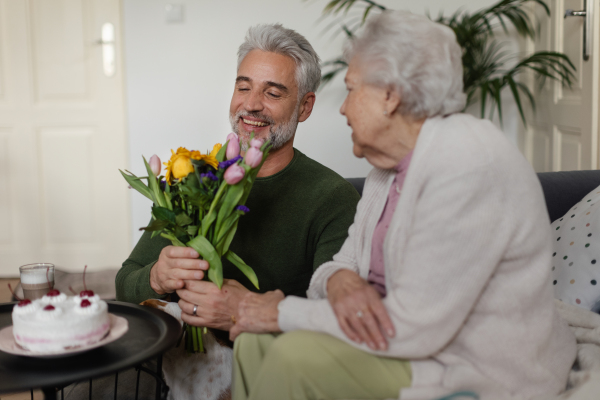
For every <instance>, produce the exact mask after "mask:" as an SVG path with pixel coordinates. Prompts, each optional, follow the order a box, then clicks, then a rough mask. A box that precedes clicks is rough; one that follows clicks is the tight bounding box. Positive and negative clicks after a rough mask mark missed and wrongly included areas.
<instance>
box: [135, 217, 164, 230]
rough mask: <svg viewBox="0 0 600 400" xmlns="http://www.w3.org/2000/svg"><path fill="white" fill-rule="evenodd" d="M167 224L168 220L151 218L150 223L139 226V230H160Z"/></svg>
mask: <svg viewBox="0 0 600 400" xmlns="http://www.w3.org/2000/svg"><path fill="white" fill-rule="evenodd" d="M167 226H169V221H164V220H161V219H155V220H152V222H151V223H150V225H148V226H146V227H144V228H140V231H148V232H160V231H162V230H163V229H165V228H166V227H167Z"/></svg>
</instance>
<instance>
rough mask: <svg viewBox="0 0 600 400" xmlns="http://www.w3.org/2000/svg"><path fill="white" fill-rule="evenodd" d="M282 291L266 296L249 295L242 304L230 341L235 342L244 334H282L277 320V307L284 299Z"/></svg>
mask: <svg viewBox="0 0 600 400" xmlns="http://www.w3.org/2000/svg"><path fill="white" fill-rule="evenodd" d="M284 297H285V296H284V295H283V292H282V291H281V290H275V291H274V292H267V293H264V294H259V293H252V292H250V293H248V294H246V295H245V296H244V299H243V300H242V301H241V302H240V307H239V309H238V314H239V315H238V317H237V320H236V323H235V325H233V327H232V328H231V330H230V331H229V339H230V340H235V338H236V337H238V335H239V334H240V333H242V332H252V333H267V332H281V330H280V329H279V323H278V322H277V318H278V317H279V310H278V309H277V306H278V305H279V302H281V300H283V299H284Z"/></svg>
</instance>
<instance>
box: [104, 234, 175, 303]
mask: <svg viewBox="0 0 600 400" xmlns="http://www.w3.org/2000/svg"><path fill="white" fill-rule="evenodd" d="M151 236H152V235H151V233H150V232H144V234H143V235H142V237H141V239H140V240H139V242H138V243H137V245H136V246H135V248H134V249H133V251H132V252H131V254H130V255H129V258H128V259H127V260H125V262H124V263H123V266H122V267H121V269H120V270H119V272H118V273H117V277H116V279H115V285H116V292H117V300H119V301H126V302H128V303H136V304H139V303H141V302H142V301H144V300H148V299H164V298H165V297H167V295H160V294H158V293H156V292H155V291H154V290H153V289H152V287H151V286H150V270H151V269H152V267H153V266H154V264H155V263H156V261H157V260H158V256H159V255H160V252H161V251H162V249H163V248H164V247H166V246H169V245H170V244H171V242H170V241H169V240H167V239H164V238H162V237H160V236H156V237H154V238H151Z"/></svg>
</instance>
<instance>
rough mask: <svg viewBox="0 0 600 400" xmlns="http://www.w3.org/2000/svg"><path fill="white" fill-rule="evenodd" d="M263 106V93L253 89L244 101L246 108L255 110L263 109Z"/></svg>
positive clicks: (249, 110) (251, 110) (250, 110)
mask: <svg viewBox="0 0 600 400" xmlns="http://www.w3.org/2000/svg"><path fill="white" fill-rule="evenodd" d="M263 108H264V107H263V104H262V96H261V94H260V93H257V92H256V91H251V92H250V94H249V95H248V96H247V97H246V101H245V102H244V109H245V110H246V111H248V112H254V111H262V110H263Z"/></svg>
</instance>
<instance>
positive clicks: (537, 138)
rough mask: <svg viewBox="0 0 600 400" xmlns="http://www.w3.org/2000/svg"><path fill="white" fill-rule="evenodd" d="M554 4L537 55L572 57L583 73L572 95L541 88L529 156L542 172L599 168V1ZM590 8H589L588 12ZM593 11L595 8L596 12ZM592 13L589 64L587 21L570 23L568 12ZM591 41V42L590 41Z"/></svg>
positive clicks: (556, 87)
mask: <svg viewBox="0 0 600 400" xmlns="http://www.w3.org/2000/svg"><path fill="white" fill-rule="evenodd" d="M587 1H588V2H590V4H585V3H586V1H585V0H549V1H547V4H548V5H549V6H550V9H551V12H552V16H551V18H550V19H548V18H546V17H542V18H540V19H538V20H539V21H541V22H542V24H541V31H540V36H539V39H538V40H537V41H536V43H535V45H534V46H535V50H536V51H542V50H552V51H559V52H562V53H565V54H567V55H568V56H569V57H570V59H571V61H572V62H573V64H574V65H575V67H576V68H577V72H576V74H575V75H576V77H577V82H576V83H575V85H574V86H573V87H572V89H568V88H563V87H562V85H561V84H560V83H559V82H547V83H546V85H545V88H544V89H543V90H541V91H540V90H538V87H539V85H537V84H536V85H535V92H534V96H535V99H536V104H537V112H536V114H535V117H534V119H533V120H532V123H531V125H530V126H529V129H528V130H527V132H526V140H525V154H526V155H527V157H528V159H529V161H530V162H531V163H532V165H533V167H534V169H535V170H536V171H537V172H544V171H570V170H586V169H596V168H598V59H599V58H598V53H599V51H600V47H599V44H600V42H599V41H598V20H599V19H598V12H599V11H600V10H599V9H598V0H587ZM586 6H587V7H586ZM590 6H591V7H590ZM586 8H587V9H588V10H589V9H590V8H591V9H592V14H591V18H590V22H591V25H590V26H591V33H592V34H591V35H586V36H588V37H586V40H591V43H590V44H591V46H590V47H589V48H590V50H591V54H590V55H589V59H588V60H584V51H583V47H584V42H583V40H584V21H585V17H577V16H570V17H567V18H565V17H564V15H565V12H566V11H567V10H569V9H570V10H574V11H581V10H584V9H586ZM589 36H591V37H589Z"/></svg>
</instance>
